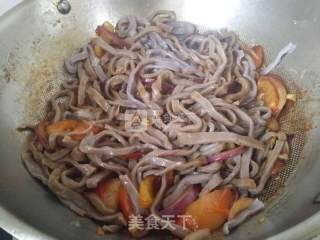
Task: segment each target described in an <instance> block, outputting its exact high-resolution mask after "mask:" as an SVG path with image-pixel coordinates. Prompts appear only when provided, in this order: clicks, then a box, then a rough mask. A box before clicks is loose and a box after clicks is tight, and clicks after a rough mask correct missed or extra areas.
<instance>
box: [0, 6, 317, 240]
mask: <svg viewBox="0 0 320 240" xmlns="http://www.w3.org/2000/svg"><path fill="white" fill-rule="evenodd" d="M56 2H57V1H53V0H52V1H51V0H42V1H36V0H26V1H24V2H23V3H22V4H20V5H18V6H17V7H16V8H14V9H13V10H11V11H10V12H8V13H6V14H5V15H3V16H2V17H1V18H0V46H1V47H0V56H1V57H0V70H1V71H0V75H1V77H0V104H1V107H0V116H1V118H0V141H1V144H0V153H1V155H0V226H1V227H3V228H4V229H5V230H7V231H8V232H10V233H11V234H12V235H14V236H16V237H17V238H19V239H66V240H68V239H101V237H98V236H96V235H95V228H96V225H95V223H93V222H92V221H91V220H89V219H86V218H81V217H79V216H77V215H75V214H74V213H73V212H71V211H69V210H67V208H66V207H64V206H63V205H62V204H60V202H59V201H58V200H57V199H56V198H55V197H54V195H53V194H51V193H50V192H49V191H48V190H46V189H45V188H44V187H42V186H41V185H40V184H39V183H38V182H37V181H35V180H34V179H33V178H32V177H31V176H30V175H29V174H28V173H27V171H26V170H25V169H24V167H23V165H22V163H21V161H20V152H21V149H22V147H23V143H24V141H25V135H24V134H21V133H17V132H16V130H15V129H16V128H17V127H18V126H21V125H23V124H26V123H28V124H32V123H35V122H36V121H37V120H38V119H39V118H41V116H42V114H43V112H44V106H45V101H46V99H48V98H49V97H50V96H51V95H52V94H53V93H54V92H55V90H57V89H58V86H59V83H60V82H61V81H62V80H63V79H65V78H66V77H67V75H66V74H65V71H64V67H63V61H64V59H65V58H66V57H67V56H70V55H71V54H72V53H74V52H75V51H77V50H78V49H79V48H80V47H81V46H82V45H83V44H85V43H86V42H87V41H88V40H89V39H90V37H92V36H94V29H95V26H96V25H97V24H100V23H102V22H104V21H105V20H109V21H111V22H113V23H115V22H116V21H117V19H119V18H120V17H122V16H124V15H127V14H136V15H142V16H146V15H148V14H150V12H152V11H154V10H158V9H170V10H175V11H176V13H177V16H178V18H180V19H184V20H188V21H191V22H194V23H196V24H198V25H199V26H200V27H201V28H210V29H219V28H223V27H227V28H229V29H232V30H234V31H236V32H238V33H239V34H240V36H241V37H242V39H243V40H245V41H246V42H248V43H254V42H257V43H261V44H262V45H263V46H265V48H266V49H267V50H268V52H267V55H268V59H271V58H272V57H275V55H276V53H277V51H278V50H279V49H280V48H281V47H282V46H284V45H285V44H286V43H288V42H289V41H292V42H294V43H295V44H297V49H296V51H295V52H294V53H293V54H292V55H290V57H288V58H287V59H286V61H285V63H284V64H282V65H281V67H279V68H278V71H279V73H280V74H281V75H282V76H283V77H284V78H285V79H286V81H287V85H288V88H289V89H290V91H291V92H296V93H297V94H298V103H297V104H296V105H295V106H294V107H288V108H287V110H286V112H285V114H284V115H285V116H284V117H283V118H282V122H283V126H284V129H285V131H287V132H288V133H289V134H291V135H292V139H293V140H292V147H291V156H290V160H289V162H288V165H287V168H286V170H285V171H284V172H283V173H282V174H281V175H280V177H279V179H278V180H272V181H271V182H270V183H269V187H268V189H267V190H266V191H265V193H264V195H263V198H264V200H265V202H266V210H265V211H264V212H263V213H261V214H259V215H257V216H255V217H253V218H251V219H250V221H248V222H246V223H245V224H243V225H242V226H241V227H239V228H238V229H236V230H235V231H233V233H232V234H231V235H230V236H228V237H226V239H264V238H268V237H270V239H311V238H313V237H314V236H316V235H317V234H318V233H319V232H320V212H318V211H319V209H320V204H316V203H314V197H315V196H316V195H317V193H318V192H319V191H320V174H319V172H320V161H319V146H318V144H319V141H320V131H319V129H318V128H317V125H318V124H319V123H320V110H319V109H320V108H319V106H320V101H319V100H320V96H319V94H320V80H319V74H320V68H319V66H320V48H319V47H318V43H319V37H320V27H319V22H320V15H319V13H320V2H319V1H317V0H308V1H300V0H282V1H277V0H225V1H219V0H208V1H202V0H189V1H184V0H175V1H170V0H157V1H148V0H135V1H132V0H103V1H102V0H101V1H97V0H86V1H79V0H72V1H70V3H71V6H72V10H71V12H70V13H69V14H66V15H62V14H60V13H59V12H58V11H57V9H56V5H55V3H56ZM317 212H318V213H317ZM157 235H158V236H157ZM105 238H106V239H110V240H112V239H114V240H116V239H129V236H127V235H126V234H125V233H119V234H113V235H108V236H106V237H105ZM166 238H169V236H168V235H161V236H159V234H153V235H149V236H148V237H147V238H146V239H166ZM220 238H221V239H223V237H222V236H221V235H219V234H217V235H216V238H215V239H220Z"/></svg>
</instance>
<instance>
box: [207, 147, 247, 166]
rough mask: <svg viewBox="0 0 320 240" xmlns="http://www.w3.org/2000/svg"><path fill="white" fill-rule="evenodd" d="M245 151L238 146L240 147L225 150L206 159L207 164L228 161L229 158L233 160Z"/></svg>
mask: <svg viewBox="0 0 320 240" xmlns="http://www.w3.org/2000/svg"><path fill="white" fill-rule="evenodd" d="M245 150H246V148H245V147H244V146H240V147H236V148H233V149H231V150H227V151H224V152H221V153H218V154H214V155H212V156H210V157H208V160H207V161H208V163H213V162H216V161H224V160H228V159H230V158H233V157H235V156H238V155H240V154H242V153H244V152H245Z"/></svg>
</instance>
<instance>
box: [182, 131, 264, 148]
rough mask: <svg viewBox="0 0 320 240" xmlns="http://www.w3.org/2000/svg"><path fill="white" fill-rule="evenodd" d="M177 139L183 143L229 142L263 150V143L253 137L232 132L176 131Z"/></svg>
mask: <svg viewBox="0 0 320 240" xmlns="http://www.w3.org/2000/svg"><path fill="white" fill-rule="evenodd" d="M177 136H178V139H177V141H178V142H179V143H180V144H183V145H193V144H207V143H217V142H231V143H235V144H238V145H243V146H246V147H252V148H256V149H259V150H264V145H263V143H261V142H259V141H258V140H256V139H254V138H253V137H248V136H241V135H239V134H235V133H232V132H198V133H178V135H177Z"/></svg>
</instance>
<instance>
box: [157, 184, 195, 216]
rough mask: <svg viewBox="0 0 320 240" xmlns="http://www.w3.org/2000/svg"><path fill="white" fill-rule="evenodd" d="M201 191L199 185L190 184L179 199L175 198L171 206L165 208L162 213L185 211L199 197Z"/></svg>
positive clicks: (172, 213) (175, 213)
mask: <svg viewBox="0 0 320 240" xmlns="http://www.w3.org/2000/svg"><path fill="white" fill-rule="evenodd" d="M199 192H200V186H199V185H192V186H190V187H189V188H188V189H187V190H186V191H185V192H184V193H183V194H182V195H181V196H180V197H179V198H178V199H177V200H175V201H174V202H173V203H172V204H171V205H170V206H168V207H167V208H165V209H163V210H162V211H161V212H160V213H161V215H175V216H176V215H179V214H182V213H184V211H185V210H186V208H187V207H188V206H189V205H190V204H191V203H192V202H193V201H195V200H196V199H197V196H198V194H199Z"/></svg>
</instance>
